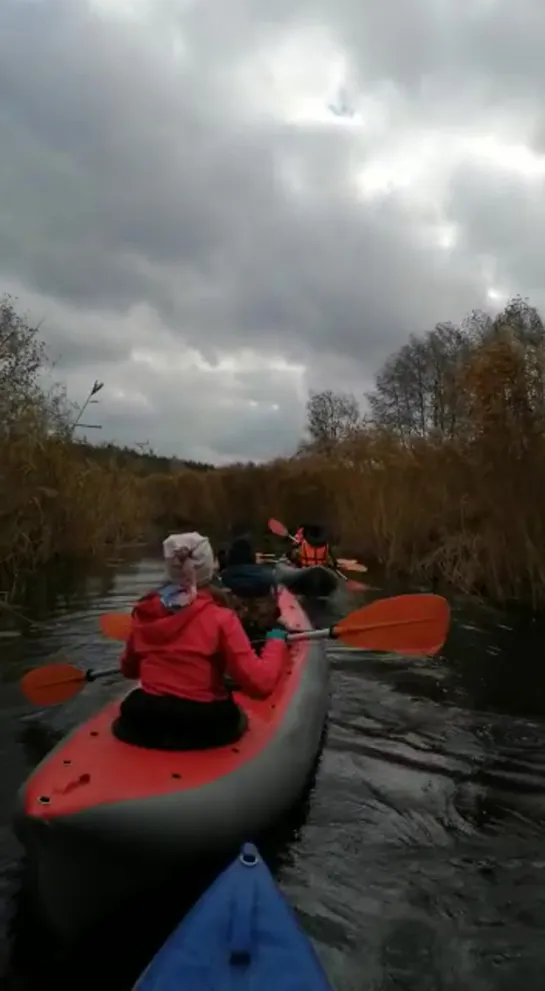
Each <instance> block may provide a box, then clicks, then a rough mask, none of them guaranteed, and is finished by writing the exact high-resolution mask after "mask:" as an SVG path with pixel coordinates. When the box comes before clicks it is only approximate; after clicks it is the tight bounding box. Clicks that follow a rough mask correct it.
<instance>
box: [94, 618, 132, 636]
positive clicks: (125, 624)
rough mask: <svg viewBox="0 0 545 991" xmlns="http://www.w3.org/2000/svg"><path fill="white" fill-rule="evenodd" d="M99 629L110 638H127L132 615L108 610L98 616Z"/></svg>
mask: <svg viewBox="0 0 545 991" xmlns="http://www.w3.org/2000/svg"><path fill="white" fill-rule="evenodd" d="M99 622H100V629H101V630H102V632H103V634H104V636H105V637H108V638H109V639H110V640H128V639H129V635H130V632H131V627H132V616H131V615H130V613H125V612H108V613H104V614H103V615H102V616H101V617H100V620H99Z"/></svg>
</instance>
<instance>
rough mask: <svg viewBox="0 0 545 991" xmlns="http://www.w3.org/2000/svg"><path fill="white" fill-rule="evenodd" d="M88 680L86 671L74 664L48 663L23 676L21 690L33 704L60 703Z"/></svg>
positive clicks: (75, 693)
mask: <svg viewBox="0 0 545 991" xmlns="http://www.w3.org/2000/svg"><path fill="white" fill-rule="evenodd" d="M86 682H87V676H86V674H85V671H80V669H79V668H76V667H74V665H73V664H46V665H45V666H44V667H42V668H34V670H33V671H28V672H27V674H25V675H24V676H23V677H22V678H21V683H20V684H21V691H22V693H23V695H24V696H25V698H26V699H28V701H29V702H32V704H33V705H40V706H45V705H58V704H59V703H60V702H67V701H68V699H71V698H72V696H73V695H77V693H78V692H79V690H80V689H81V688H83V686H84V685H85V684H86Z"/></svg>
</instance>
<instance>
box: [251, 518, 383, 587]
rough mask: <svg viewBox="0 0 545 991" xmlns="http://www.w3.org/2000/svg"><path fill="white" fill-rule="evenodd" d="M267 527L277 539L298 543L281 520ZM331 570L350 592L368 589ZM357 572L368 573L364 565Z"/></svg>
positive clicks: (272, 522)
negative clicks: (284, 538)
mask: <svg viewBox="0 0 545 991" xmlns="http://www.w3.org/2000/svg"><path fill="white" fill-rule="evenodd" d="M267 525H268V527H269V530H270V531H271V533H274V535H275V536H276V537H286V538H287V539H288V540H291V541H292V542H293V543H294V544H296V543H297V541H296V539H295V537H293V536H292V535H291V533H290V532H289V530H288V528H287V527H286V526H284V524H283V523H281V522H280V520H275V519H272V518H271V519H270V520H269V521H268V524H267ZM339 563H340V562H339ZM351 563H352V562H351ZM356 563H357V562H356ZM331 570H332V571H334V572H335V574H336V575H337V576H338V577H339V578H341V579H342V581H343V582H345V583H346V587H347V589H349V591H351V592H365V590H366V588H367V585H364V584H363V583H362V582H357V581H354V580H353V579H352V578H347V577H346V575H343V573H342V571H339V569H338V568H332V569H331ZM357 570H358V571H367V568H366V566H365V565H364V564H362V565H358V567H357Z"/></svg>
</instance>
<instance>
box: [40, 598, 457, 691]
mask: <svg viewBox="0 0 545 991" xmlns="http://www.w3.org/2000/svg"><path fill="white" fill-rule="evenodd" d="M449 621H450V609H449V606H448V603H447V601H446V600H445V599H443V598H442V597H441V596H440V595H432V594H427V593H425V594H420V595H397V596H395V597H393V598H391V599H377V601H376V602H372V603H371V605H369V606H363V607H362V608H361V609H356V611H355V612H353V613H350V615H349V616H347V617H346V618H345V619H342V620H340V622H339V623H335V625H334V626H330V627H326V628H325V629H322V630H301V631H300V632H299V631H298V632H293V633H288V640H289V642H290V643H295V642H297V641H300V640H307V641H311V640H340V641H341V643H343V644H345V645H346V646H348V647H354V648H357V649H359V650H372V651H377V652H386V653H392V654H406V655H414V654H416V655H421V654H436V653H437V652H438V651H439V650H441V647H442V646H443V644H444V642H445V640H446V637H447V632H448V627H449ZM130 623H131V617H130V616H129V615H127V614H124V613H109V614H106V615H104V616H101V624H100V625H101V627H102V631H103V632H105V633H106V635H107V636H109V637H111V638H112V639H115V640H117V639H123V640H125V639H126V637H127V635H128V632H129V630H130ZM119 634H122V635H121V636H120V635H119ZM118 672H119V669H118V668H107V669H105V670H103V671H81V670H79V668H76V667H74V666H73V665H72V664H60V663H59V664H48V665H46V666H45V667H42V668H35V669H34V670H33V671H29V672H28V673H27V674H25V676H24V677H23V678H22V680H21V691H22V692H23V694H24V695H25V697H26V698H27V699H28V700H29V702H32V703H33V704H34V705H40V706H47V705H58V704H59V703H60V702H67V701H68V699H70V698H72V696H74V695H76V694H77V692H79V691H80V690H81V689H82V688H83V687H84V685H86V684H87V683H88V682H91V681H96V680H97V679H98V678H106V677H107V676H109V675H111V674H117V673H118Z"/></svg>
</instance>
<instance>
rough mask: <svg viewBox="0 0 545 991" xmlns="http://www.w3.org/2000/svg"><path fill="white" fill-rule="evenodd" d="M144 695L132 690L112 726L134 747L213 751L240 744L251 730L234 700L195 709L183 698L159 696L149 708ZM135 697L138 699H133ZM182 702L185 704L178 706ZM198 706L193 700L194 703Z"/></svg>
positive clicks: (116, 736) (117, 734) (116, 735)
mask: <svg viewBox="0 0 545 991" xmlns="http://www.w3.org/2000/svg"><path fill="white" fill-rule="evenodd" d="M143 695H144V693H143V692H141V690H140V689H135V691H134V692H131V693H130V695H128V696H127V697H126V698H125V699H124V701H123V702H122V711H121V714H120V715H119V716H118V717H117V718H116V719H114V721H113V722H112V725H111V730H112V735H113V736H115V738H116V739H117V740H121V741H122V742H123V743H128V744H130V745H131V746H135V747H142V748H143V749H145V750H168V751H189V750H197V751H198V750H212V749H216V748H217V747H224V746H229V745H231V744H233V743H236V742H237V740H240V738H241V736H243V734H244V733H245V732H246V730H247V729H248V717H247V715H246V713H245V712H244V710H243V709H241V707H240V706H238V705H236V704H235V702H234V700H232V699H230V700H228V701H226V702H214V703H211V704H210V707H208V705H207V706H203V708H202V709H200V708H199V709H198V710H197V711H195V708H192V704H191V703H190V704H189V706H188V707H184V706H183V702H184V700H182V699H171V698H167V697H160V696H156V697H153V701H152V706H153V708H152V709H149V698H150V697H149V696H148V698H147V699H144V700H143V699H142V696H143ZM131 696H134V698H133V699H132V702H129V700H130V699H131ZM142 702H144V703H145V706H146V709H144V708H143V706H142ZM180 702H182V706H181V707H179V706H178V705H177V703H180ZM127 703H128V705H127ZM198 705H199V703H193V706H198ZM139 709H141V711H139ZM146 710H148V711H146ZM154 710H155V711H154ZM177 710H178V711H177ZM184 712H187V718H184V715H183V714H182V713H184ZM162 717H164V718H162Z"/></svg>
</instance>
